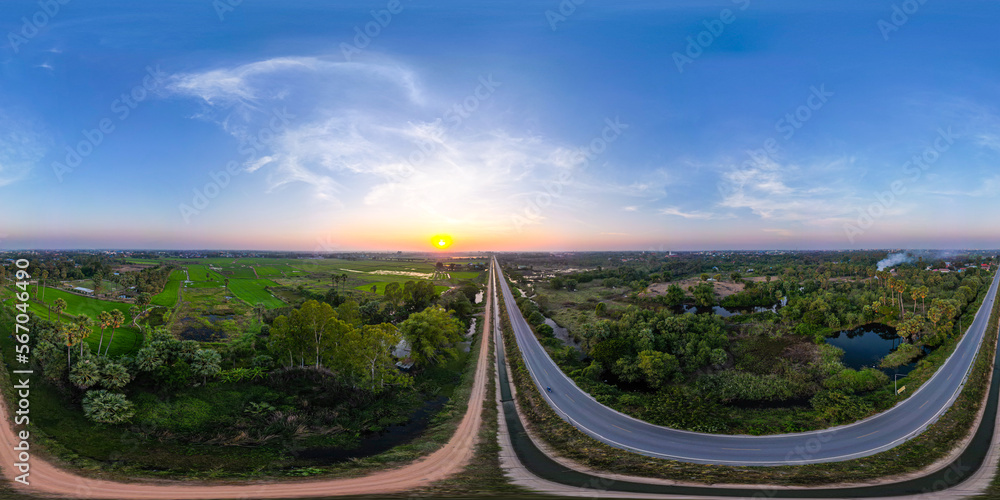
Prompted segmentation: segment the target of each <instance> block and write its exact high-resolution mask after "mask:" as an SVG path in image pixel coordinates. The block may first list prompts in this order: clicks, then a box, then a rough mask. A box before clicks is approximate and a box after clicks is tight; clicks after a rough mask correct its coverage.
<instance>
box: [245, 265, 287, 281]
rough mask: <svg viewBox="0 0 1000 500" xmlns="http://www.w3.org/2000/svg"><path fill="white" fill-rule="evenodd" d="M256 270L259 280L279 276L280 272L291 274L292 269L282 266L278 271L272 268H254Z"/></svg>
mask: <svg viewBox="0 0 1000 500" xmlns="http://www.w3.org/2000/svg"><path fill="white" fill-rule="evenodd" d="M254 267H255V268H256V269H257V276H260V277H261V278H266V277H270V276H281V271H282V270H284V271H285V272H291V271H292V268H290V267H288V266H282V268H283V269H279V268H277V267H274V266H254Z"/></svg>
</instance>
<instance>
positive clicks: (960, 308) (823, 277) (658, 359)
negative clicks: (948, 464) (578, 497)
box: [511, 252, 995, 435]
mask: <svg viewBox="0 0 1000 500" xmlns="http://www.w3.org/2000/svg"><path fill="white" fill-rule="evenodd" d="M884 257H885V254H884V253H883V254H881V255H869V254H867V253H864V252H849V253H846V254H828V255H823V256H820V257H815V258H806V257H803V256H801V255H800V256H798V257H797V258H793V257H784V258H783V260H782V262H783V265H784V267H782V268H778V267H772V266H767V267H766V268H767V269H769V274H766V275H765V276H752V277H749V278H744V276H743V274H742V273H743V272H748V271H749V270H751V269H762V268H765V267H764V266H766V265H767V264H768V263H769V262H768V258H766V257H762V258H761V260H760V261H756V262H755V261H752V260H748V261H747V262H745V263H744V264H743V266H740V267H738V268H733V269H732V270H731V271H729V272H728V273H726V274H723V273H724V271H721V269H723V268H725V266H726V263H730V262H731V259H732V258H731V256H726V258H704V257H699V259H697V261H696V262H699V264H698V266H694V265H693V264H692V263H691V262H688V261H686V260H677V259H676V258H661V259H646V260H642V261H638V262H627V263H624V264H621V265H616V266H614V267H607V268H605V267H603V266H597V267H595V268H592V269H589V270H579V269H577V270H574V271H572V272H568V273H562V274H560V273H557V272H556V273H551V272H549V273H544V272H543V273H537V275H536V276H537V277H536V279H528V278H526V277H525V275H529V276H530V275H531V273H525V272H524V270H523V269H519V270H515V269H514V268H513V267H511V269H512V273H511V276H512V277H514V278H515V280H517V281H515V285H517V286H518V287H519V288H521V289H524V290H528V292H527V293H530V294H532V295H531V297H530V298H529V297H523V296H521V297H518V298H517V299H516V300H517V306H518V307H519V308H520V310H521V312H522V314H524V316H525V317H526V318H527V319H528V321H529V323H530V324H532V325H533V328H534V329H535V331H536V334H537V335H538V337H539V338H540V340H541V342H542V343H543V344H544V345H545V346H546V348H547V350H548V351H549V354H550V355H551V356H552V358H553V359H554V360H556V362H557V363H558V364H559V365H560V366H561V368H562V369H563V370H564V371H565V372H566V373H567V374H568V375H569V376H570V377H571V378H572V379H573V380H574V381H575V382H576V384H577V385H579V386H580V387H581V388H583V389H584V390H586V391H588V392H589V393H590V394H591V395H593V396H594V397H595V398H596V399H597V400H598V401H600V402H601V403H603V404H605V405H608V406H611V407H612V408H615V409H617V410H619V411H622V412H624V413H626V414H629V415H632V416H635V417H636V418H639V419H642V420H645V421H648V422H651V423H654V424H657V425H664V426H668V427H672V428H677V429H685V430H692V431H698V432H709V433H734V434H753V435H762V434H775V433H789V432H802V431H808V430H815V429H823V428H827V427H831V426H834V425H841V424H846V423H850V422H854V421H857V420H860V419H863V418H866V417H868V416H870V415H873V414H876V413H878V412H881V411H884V410H886V409H888V408H890V407H891V406H892V405H894V404H896V403H897V402H898V401H899V399H900V398H902V397H907V396H908V395H909V394H912V392H913V391H915V390H916V389H917V388H918V387H919V386H920V385H921V384H922V383H923V382H924V381H926V380H927V379H929V378H930V376H931V375H933V373H934V372H935V371H936V370H937V368H938V367H939V366H940V365H941V364H942V363H943V362H944V360H945V359H947V356H948V355H949V354H950V353H951V351H952V350H953V349H954V346H955V344H956V343H957V342H958V340H959V339H960V338H961V333H962V332H963V331H964V330H965V328H967V326H968V325H969V324H971V322H972V319H973V318H974V316H975V313H976V311H977V310H978V308H979V305H980V304H981V303H982V300H983V298H984V297H985V294H986V292H987V290H988V289H989V285H990V282H991V279H992V274H991V273H990V272H989V271H988V270H987V269H986V268H984V267H983V266H981V265H980V261H978V260H975V259H966V260H964V261H963V260H959V258H956V261H955V262H953V263H951V268H952V269H954V271H955V272H948V273H943V272H940V271H932V270H927V269H925V267H927V265H923V264H921V263H919V262H912V263H903V264H898V265H896V266H894V267H892V268H887V269H884V270H877V268H876V266H875V264H876V262H877V261H878V260H879V259H881V258H884ZM730 265H731V263H730ZM936 265H938V266H941V267H944V266H945V264H944V263H943V262H942V263H936ZM522 267H523V266H522ZM994 267H995V266H994ZM705 269H710V270H712V271H714V272H715V274H714V275H710V274H709V273H707V272H698V273H697V274H694V275H692V276H684V275H682V274H680V273H681V272H683V271H685V270H686V271H688V272H696V271H703V270H705ZM958 270H961V272H958ZM713 276H714V277H713ZM518 278H519V279H518ZM678 282H689V283H691V284H690V285H688V286H687V289H686V290H685V289H684V288H682V287H681V286H680V285H678V284H677V283H678ZM719 282H727V283H728V284H729V285H732V286H730V287H728V288H727V290H728V292H729V295H726V296H725V297H722V298H721V299H720V298H719V297H718V296H717V295H716V294H715V292H714V289H715V284H716V283H719ZM657 284H660V285H657ZM663 285H666V286H663ZM515 295H521V293H520V292H519V291H517V290H515ZM714 307H725V308H726V309H724V310H723V311H722V312H723V313H724V314H723V313H719V312H718V310H716V309H713V308H714ZM687 312H690V313H695V312H696V314H688V313H687ZM546 316H549V317H552V318H555V319H556V321H557V322H559V321H560V318H561V319H562V321H565V323H564V326H568V328H569V330H570V335H571V338H574V337H575V338H577V339H579V340H580V341H581V342H580V346H579V349H577V348H576V346H574V345H569V344H567V343H564V342H560V341H558V340H557V339H555V338H554V336H553V334H552V329H551V328H550V327H549V326H548V325H545V324H543V323H542V322H543V321H544V319H545V317H546ZM870 324H878V325H885V327H886V328H887V329H889V330H890V331H895V332H896V333H897V334H898V336H899V347H897V348H895V349H894V350H892V351H891V352H889V353H888V354H887V355H886V356H885V357H884V358H883V359H882V360H881V362H880V363H875V364H874V365H873V366H864V367H848V366H845V365H844V363H843V362H842V359H841V358H842V356H843V354H844V351H842V350H841V349H839V348H837V347H834V346H832V345H829V344H827V343H826V337H827V335H829V334H831V333H835V332H838V331H840V330H849V329H853V328H856V327H863V326H864V325H870ZM904 365H905V367H906V368H907V371H906V372H904V373H906V376H903V377H893V376H891V375H888V374H887V373H892V372H891V370H893V369H896V368H898V367H900V366H904ZM894 378H898V384H894V380H893V379H894ZM897 386H905V387H906V391H905V392H904V393H903V394H901V395H897V394H896V393H895V389H894V387H897Z"/></svg>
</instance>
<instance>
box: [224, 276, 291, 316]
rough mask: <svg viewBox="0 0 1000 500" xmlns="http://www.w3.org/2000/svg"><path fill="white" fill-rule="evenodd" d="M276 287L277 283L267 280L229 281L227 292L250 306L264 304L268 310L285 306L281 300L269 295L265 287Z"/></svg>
mask: <svg viewBox="0 0 1000 500" xmlns="http://www.w3.org/2000/svg"><path fill="white" fill-rule="evenodd" d="M268 286H278V284H277V283H275V282H273V281H271V280H268V279H259V280H257V279H231V280H229V291H230V292H232V294H233V295H235V296H236V297H237V298H239V299H241V300H243V301H245V302H247V303H248V304H250V305H251V306H253V305H256V304H257V303H258V302H261V303H263V304H264V307H266V308H268V309H274V308H276V307H284V306H285V305H286V304H285V303H284V302H282V301H281V299H279V298H277V297H275V296H273V295H271V293H270V292H268V291H267V290H266V289H265V287H268Z"/></svg>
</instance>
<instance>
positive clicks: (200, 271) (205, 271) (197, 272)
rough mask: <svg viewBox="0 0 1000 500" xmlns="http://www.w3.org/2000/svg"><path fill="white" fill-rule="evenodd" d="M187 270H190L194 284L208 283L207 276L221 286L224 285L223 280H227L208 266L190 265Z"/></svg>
mask: <svg viewBox="0 0 1000 500" xmlns="http://www.w3.org/2000/svg"><path fill="white" fill-rule="evenodd" d="M187 270H188V275H189V276H190V277H191V281H194V282H198V281H208V278H207V277H206V275H210V276H211V277H212V279H214V280H215V281H218V282H219V284H222V280H224V279H226V278H225V277H224V276H222V275H221V274H219V273H217V272H215V271H212V270H210V269H209V268H208V266H207V265H204V264H188V265H187Z"/></svg>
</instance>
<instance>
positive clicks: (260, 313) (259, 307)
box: [253, 302, 267, 323]
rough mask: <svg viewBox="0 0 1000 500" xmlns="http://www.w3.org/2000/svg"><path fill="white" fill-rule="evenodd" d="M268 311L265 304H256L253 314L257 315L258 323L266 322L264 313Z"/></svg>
mask: <svg viewBox="0 0 1000 500" xmlns="http://www.w3.org/2000/svg"><path fill="white" fill-rule="evenodd" d="M266 310H267V308H266V307H264V303H263V302H258V303H256V304H254V306H253V312H254V314H256V315H257V322H258V323H260V322H261V321H263V320H264V311H266Z"/></svg>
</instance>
